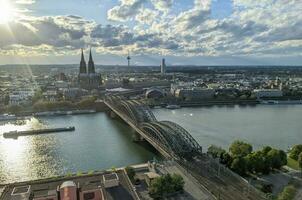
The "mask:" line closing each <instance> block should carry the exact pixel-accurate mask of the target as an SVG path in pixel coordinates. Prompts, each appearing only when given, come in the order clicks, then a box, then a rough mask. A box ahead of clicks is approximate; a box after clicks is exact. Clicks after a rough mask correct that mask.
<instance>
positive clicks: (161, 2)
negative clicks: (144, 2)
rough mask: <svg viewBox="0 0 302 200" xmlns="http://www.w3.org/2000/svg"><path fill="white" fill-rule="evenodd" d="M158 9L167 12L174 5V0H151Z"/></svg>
mask: <svg viewBox="0 0 302 200" xmlns="http://www.w3.org/2000/svg"><path fill="white" fill-rule="evenodd" d="M151 2H152V3H153V5H154V7H155V8H156V9H157V10H160V11H163V12H167V11H168V10H169V9H170V8H171V7H172V5H173V2H174V0H151Z"/></svg>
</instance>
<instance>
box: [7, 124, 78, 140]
mask: <svg viewBox="0 0 302 200" xmlns="http://www.w3.org/2000/svg"><path fill="white" fill-rule="evenodd" d="M74 130H75V127H74V126H69V127H63V128H47V129H37V130H28V131H10V132H6V133H3V137H4V138H18V137H19V136H27V135H40V134H48V133H56V132H66V131H74Z"/></svg>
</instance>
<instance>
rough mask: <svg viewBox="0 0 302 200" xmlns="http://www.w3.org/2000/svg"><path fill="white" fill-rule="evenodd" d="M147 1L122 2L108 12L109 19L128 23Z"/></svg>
mask: <svg viewBox="0 0 302 200" xmlns="http://www.w3.org/2000/svg"><path fill="white" fill-rule="evenodd" d="M146 1H147V0H121V4H120V5H118V6H115V7H113V8H112V9H110V10H109V11H108V12H107V15H108V19H109V20H113V21H126V20H129V19H132V18H133V17H134V16H135V15H136V14H137V12H138V11H139V9H140V8H141V7H142V6H143V4H144V3H145V2H146Z"/></svg>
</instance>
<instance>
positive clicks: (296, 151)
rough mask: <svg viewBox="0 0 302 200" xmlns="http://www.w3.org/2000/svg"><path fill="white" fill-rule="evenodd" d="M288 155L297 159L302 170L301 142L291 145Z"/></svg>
mask: <svg viewBox="0 0 302 200" xmlns="http://www.w3.org/2000/svg"><path fill="white" fill-rule="evenodd" d="M289 157H290V158H291V159H293V160H295V161H297V162H298V165H299V167H300V169H301V170H302V144H298V145H295V146H293V148H291V150H290V151H289Z"/></svg>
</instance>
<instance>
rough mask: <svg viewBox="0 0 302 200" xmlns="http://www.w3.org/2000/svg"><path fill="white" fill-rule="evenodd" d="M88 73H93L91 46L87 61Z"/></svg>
mask: <svg viewBox="0 0 302 200" xmlns="http://www.w3.org/2000/svg"><path fill="white" fill-rule="evenodd" d="M88 74H95V68H94V62H93V59H92V55H91V48H90V53H89V61H88Z"/></svg>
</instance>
